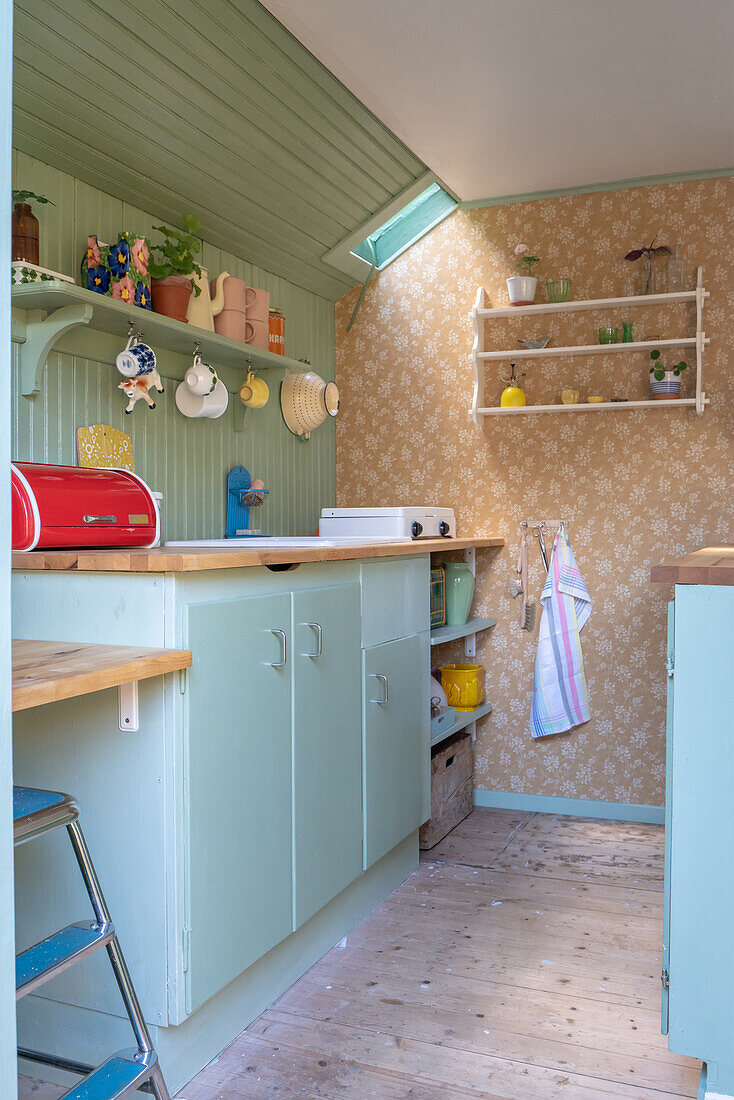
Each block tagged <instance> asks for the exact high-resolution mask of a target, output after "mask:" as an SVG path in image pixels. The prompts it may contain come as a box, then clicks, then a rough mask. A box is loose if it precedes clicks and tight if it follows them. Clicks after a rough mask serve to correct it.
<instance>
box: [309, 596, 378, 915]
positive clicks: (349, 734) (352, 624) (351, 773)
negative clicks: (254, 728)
mask: <svg viewBox="0 0 734 1100" xmlns="http://www.w3.org/2000/svg"><path fill="white" fill-rule="evenodd" d="M359 611H360V587H359V583H358V582H354V583H353V584H342V585H334V586H332V587H329V588H317V589H313V590H311V591H304V592H296V593H294V596H293V649H294V653H293V661H294V707H293V713H294V722H293V776H294V780H293V784H294V785H293V839H294V855H295V860H294V886H295V891H294V893H295V896H294V923H295V927H296V928H299V927H300V926H301V925H302V924H304V923H305V922H306V921H307V920H308V919H309V917H312V916H313V915H314V913H316V912H318V910H319V909H321V908H322V906H324V905H326V903H327V902H329V901H331V899H332V898H335V897H336V895H337V894H338V893H340V891H341V890H343V889H344V888H345V887H346V886H348V885H349V884H350V882H353V881H354V879H355V878H357V876H358V875H359V874H360V873H361V870H362V706H361V698H362V691H361V679H362V676H361V672H362V670H361V663H362V662H361V650H360V615H359Z"/></svg>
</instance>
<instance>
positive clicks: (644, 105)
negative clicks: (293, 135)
mask: <svg viewBox="0 0 734 1100" xmlns="http://www.w3.org/2000/svg"><path fill="white" fill-rule="evenodd" d="M263 2H264V5H265V7H267V8H268V9H269V10H270V11H271V12H272V13H273V15H275V16H276V18H277V19H279V20H280V21H281V22H282V23H283V24H284V25H285V26H286V27H287V28H288V29H289V30H290V31H291V32H292V33H293V34H294V35H295V37H296V38H298V39H299V40H300V41H301V42H302V43H303V44H304V45H305V46H306V47H307V48H308V49H309V50H310V51H311V52H312V53H313V54H315V56H316V57H317V58H319V60H320V61H322V62H323V64H324V65H325V66H326V67H327V68H328V69H330V70H331V72H332V73H333V74H334V75H335V76H336V77H338V78H339V80H341V81H342V83H343V84H345V85H346V86H347V87H348V88H349V89H350V90H351V91H352V92H354V94H355V95H356V96H357V97H358V98H359V99H360V100H362V102H363V103H364V104H365V105H366V106H367V107H369V108H370V110H371V111H373V113H374V114H375V115H377V117H378V118H379V119H381V121H382V122H384V123H385V124H386V125H387V126H388V127H390V129H391V130H393V131H394V133H395V134H396V135H397V136H398V137H399V138H401V139H402V140H403V141H404V142H405V143H406V145H407V146H408V147H409V148H410V149H411V150H412V151H413V152H414V153H415V154H416V155H417V156H419V157H420V158H421V159H422V160H423V161H425V163H426V164H427V165H428V166H429V167H430V168H432V169H433V171H434V172H436V174H437V175H438V176H439V177H440V178H441V179H442V180H443V181H444V182H445V183H447V184H448V185H449V187H451V188H452V189H453V190H454V191H455V192H456V194H457V195H458V196H459V197H460V198H461V199H464V200H470V199H479V198H493V197H499V196H502V195H512V194H524V193H527V192H534V191H544V190H551V189H555V188H566V187H578V186H583V185H586V184H593V183H602V182H608V181H616V180H622V179H631V178H637V177H640V176H652V175H660V174H670V173H678V172H690V171H700V170H702V169H715V168H726V167H729V166H732V165H734V64H733V63H732V57H733V56H734V0H263Z"/></svg>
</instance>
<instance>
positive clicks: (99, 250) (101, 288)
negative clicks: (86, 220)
mask: <svg viewBox="0 0 734 1100" xmlns="http://www.w3.org/2000/svg"><path fill="white" fill-rule="evenodd" d="M149 257H150V248H149V245H148V242H147V240H146V239H145V237H136V236H135V234H134V233H120V235H119V237H118V239H117V240H116V241H115V242H114V243H113V244H102V242H101V241H100V240H98V238H97V236H96V235H95V234H90V235H89V236H88V237H87V250H86V252H85V254H84V258H83V260H82V286H85V287H86V288H87V290H93V291H94V292H95V293H96V294H105V295H107V297H109V298H116V299H117V300H118V301H120V302H125V303H126V304H127V305H131V306H132V305H136V306H140V308H141V309H151V300H150V275H149V274H148V260H149Z"/></svg>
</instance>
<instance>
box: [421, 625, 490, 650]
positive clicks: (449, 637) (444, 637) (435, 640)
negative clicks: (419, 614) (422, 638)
mask: <svg viewBox="0 0 734 1100" xmlns="http://www.w3.org/2000/svg"><path fill="white" fill-rule="evenodd" d="M496 625H497V620H496V619H469V622H468V623H464V624H463V626H437V627H435V628H434V629H432V630H431V645H441V643H442V642H453V641H455V640H456V639H457V638H468V637H469V636H470V635H471V634H478V633H479V631H480V630H489V629H490V628H491V627H493V626H496Z"/></svg>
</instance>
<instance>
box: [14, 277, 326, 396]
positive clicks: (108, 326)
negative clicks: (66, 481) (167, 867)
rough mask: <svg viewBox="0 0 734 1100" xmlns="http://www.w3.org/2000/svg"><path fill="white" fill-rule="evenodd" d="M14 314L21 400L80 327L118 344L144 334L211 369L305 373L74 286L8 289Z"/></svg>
mask: <svg viewBox="0 0 734 1100" xmlns="http://www.w3.org/2000/svg"><path fill="white" fill-rule="evenodd" d="M11 304H12V306H13V309H14V310H22V311H24V317H23V316H22V315H21V317H19V320H20V321H21V324H20V325H19V326H18V327H19V329H20V330H21V331H20V355H21V389H22V392H23V394H25V395H26V396H28V395H30V394H32V393H35V392H36V391H37V390H38V387H39V376H40V372H41V368H42V367H43V366H44V364H45V362H46V357H47V355H48V354H49V352H50V351H51V350H52V348H53V346H54V344H55V343H56V341H57V340H58V339H60V337H61V336H63V335H64V333H66V332H68V331H69V330H70V329H73V328H76V327H78V326H80V325H84V326H88V327H89V328H90V329H93V330H94V331H97V332H108V333H112V334H114V335H116V336H119V338H120V348H122V347H123V346H124V343H125V341H126V339H127V334H128V329H129V328H130V325H131V324H132V325H134V326H135V331H140V332H142V333H144V335H145V340H146V342H148V343H150V344H151V346H152V347H153V348H154V350H156V351H158V350H165V351H172V352H177V353H179V354H181V355H191V354H192V352H193V350H194V346H195V345H196V344H198V345H199V351H200V353H201V355H202V357H203V359H205V360H206V361H207V362H210V363H211V364H212V365H213V366H215V367H234V368H237V369H240V370H247V369H249V368H250V367H251V368H252V369H253V370H272V369H275V370H280V371H288V370H293V371H303V370H305V369H307V368H306V367H304V364H303V363H301V362H299V361H298V360H296V359H289V358H288V357H287V356H285V355H274V354H273V352H271V351H263V350H262V349H261V348H256V347H253V346H252V344H244V343H242V342H241V341H239V340H230V339H228V337H226V336H219V335H218V333H216V332H210V331H208V330H207V329H203V328H198V327H197V326H195V325H189V324H187V323H185V322H183V321H174V320H173V319H172V318H171V317H165V316H164V315H163V314H162V313H156V312H155V311H154V310H151V309H141V308H140V307H139V306H131V305H128V304H127V303H126V302H119V301H117V299H115V298H108V297H106V295H104V294H95V293H94V291H92V290H86V289H85V288H84V287H81V286H75V285H74V283H66V282H61V281H59V280H51V281H49V282H43V283H33V284H19V285H18V286H14V287H13V288H12V291H11Z"/></svg>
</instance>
